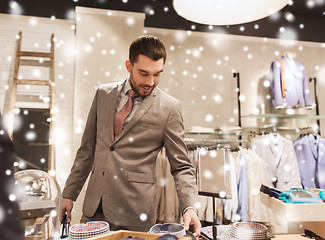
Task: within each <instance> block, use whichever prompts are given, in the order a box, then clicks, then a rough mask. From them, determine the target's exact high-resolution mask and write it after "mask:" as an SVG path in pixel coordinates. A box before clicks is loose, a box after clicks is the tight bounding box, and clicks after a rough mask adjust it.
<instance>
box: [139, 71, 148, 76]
mask: <svg viewBox="0 0 325 240" xmlns="http://www.w3.org/2000/svg"><path fill="white" fill-rule="evenodd" d="M140 74H141V76H148V73H144V72H140Z"/></svg>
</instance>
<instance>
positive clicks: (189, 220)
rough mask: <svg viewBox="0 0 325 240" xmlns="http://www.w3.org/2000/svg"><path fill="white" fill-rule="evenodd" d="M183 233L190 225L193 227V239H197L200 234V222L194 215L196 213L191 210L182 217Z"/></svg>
mask: <svg viewBox="0 0 325 240" xmlns="http://www.w3.org/2000/svg"><path fill="white" fill-rule="evenodd" d="M183 221H184V227H185V231H188V229H189V228H190V225H191V226H192V225H193V227H194V233H193V235H194V237H196V238H198V237H199V236H200V234H201V222H200V220H199V218H198V216H197V214H196V211H195V210H194V209H192V208H189V209H187V210H186V212H185V213H184V215H183Z"/></svg>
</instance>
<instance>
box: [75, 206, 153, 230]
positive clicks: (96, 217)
mask: <svg viewBox="0 0 325 240" xmlns="http://www.w3.org/2000/svg"><path fill="white" fill-rule="evenodd" d="M102 206H103V205H102V200H100V202H99V205H98V208H97V210H96V212H95V214H94V216H92V217H87V216H85V215H84V214H82V216H81V219H80V223H87V222H91V221H105V222H108V223H109V228H110V230H111V231H118V230H129V231H140V232H147V231H149V229H150V227H151V226H120V225H115V224H113V223H111V222H109V221H107V220H106V219H105V216H104V213H103V207H102Z"/></svg>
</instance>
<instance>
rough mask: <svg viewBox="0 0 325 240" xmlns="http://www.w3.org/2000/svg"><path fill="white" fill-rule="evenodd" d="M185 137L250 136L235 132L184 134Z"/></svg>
mask: <svg viewBox="0 0 325 240" xmlns="http://www.w3.org/2000/svg"><path fill="white" fill-rule="evenodd" d="M185 135H191V136H193V135H195V136H201V135H203V136H218V137H222V136H247V135H250V133H248V132H235V133H224V132H185Z"/></svg>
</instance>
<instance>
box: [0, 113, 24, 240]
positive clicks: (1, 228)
mask: <svg viewBox="0 0 325 240" xmlns="http://www.w3.org/2000/svg"><path fill="white" fill-rule="evenodd" d="M14 159H15V157H14V146H13V143H12V142H11V140H10V138H9V136H8V134H7V132H6V130H5V129H4V125H3V122H2V118H1V115H0V182H1V184H0V238H1V240H23V239H25V238H24V229H23V227H22V224H21V220H20V213H19V208H18V203H17V202H16V201H11V200H10V199H9V196H10V195H11V194H15V192H16V191H15V185H14V177H13V163H14Z"/></svg>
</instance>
